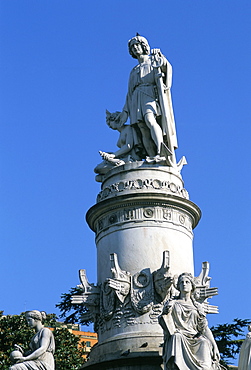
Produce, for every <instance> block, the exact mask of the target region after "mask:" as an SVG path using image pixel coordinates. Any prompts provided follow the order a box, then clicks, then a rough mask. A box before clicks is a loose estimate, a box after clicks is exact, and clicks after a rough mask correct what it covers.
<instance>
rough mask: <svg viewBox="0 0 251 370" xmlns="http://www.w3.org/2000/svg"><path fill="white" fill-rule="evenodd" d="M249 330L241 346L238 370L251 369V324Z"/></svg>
mask: <svg viewBox="0 0 251 370" xmlns="http://www.w3.org/2000/svg"><path fill="white" fill-rule="evenodd" d="M248 331H249V332H248V334H247V336H246V339H245V340H244V342H243V343H242V346H241V350H240V355H239V363H238V370H251V325H249V326H248Z"/></svg>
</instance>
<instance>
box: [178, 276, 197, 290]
mask: <svg viewBox="0 0 251 370" xmlns="http://www.w3.org/2000/svg"><path fill="white" fill-rule="evenodd" d="M184 279H187V280H189V281H190V283H191V293H193V292H194V291H195V289H196V285H195V282H194V277H193V275H192V274H190V273H189V272H183V274H180V276H179V277H178V281H177V289H178V290H179V291H180V284H181V282H182V281H183V280H184Z"/></svg>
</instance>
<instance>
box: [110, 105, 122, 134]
mask: <svg viewBox="0 0 251 370" xmlns="http://www.w3.org/2000/svg"><path fill="white" fill-rule="evenodd" d="M120 113H121V112H114V113H110V112H109V111H108V110H106V123H107V125H108V126H109V127H110V128H111V129H112V130H118V129H119V128H120V127H121V126H123V124H121V123H120V122H119V121H118V122H117V121H116V118H117V117H118V116H119V114H120Z"/></svg>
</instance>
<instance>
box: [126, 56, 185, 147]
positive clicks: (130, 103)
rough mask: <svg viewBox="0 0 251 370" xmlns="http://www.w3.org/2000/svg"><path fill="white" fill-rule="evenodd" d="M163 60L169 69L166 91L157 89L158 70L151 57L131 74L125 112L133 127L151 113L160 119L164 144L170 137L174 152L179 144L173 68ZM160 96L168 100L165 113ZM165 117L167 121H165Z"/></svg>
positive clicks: (165, 79) (165, 78) (164, 76)
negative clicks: (171, 88)
mask: <svg viewBox="0 0 251 370" xmlns="http://www.w3.org/2000/svg"><path fill="white" fill-rule="evenodd" d="M161 58H162V60H163V62H164V63H163V65H165V66H166V69H167V70H166V73H165V74H164V75H163V82H164V85H165V91H159V88H158V87H157V84H156V74H157V70H156V68H154V67H153V63H154V60H153V56H152V55H150V56H149V57H148V59H147V60H146V61H144V62H142V63H140V64H138V65H137V66H135V67H134V68H133V69H132V71H131V73H130V76H129V82H128V93H127V97H126V103H125V106H124V108H123V110H124V111H126V112H127V113H128V115H129V117H130V124H131V125H135V124H137V123H139V122H144V116H145V114H146V113H149V112H152V113H153V114H154V115H155V116H157V117H160V121H161V129H162V133H163V138H164V142H166V140H165V138H166V136H167V135H169V136H170V141H171V143H172V145H171V146H172V148H169V149H170V150H171V151H173V149H176V148H177V147H178V144H177V136H176V130H175V121H174V114H173V108H172V99H171V93H170V87H171V84H172V66H171V64H170V63H169V62H168V60H167V59H166V58H165V57H164V56H162V57H161ZM160 94H162V95H163V96H164V99H165V100H166V109H165V112H163V111H162V110H163V108H162V107H161V106H160V99H159V95H160ZM164 115H165V120H164V119H163V116H164ZM166 122H168V126H169V130H168V129H167V125H166Z"/></svg>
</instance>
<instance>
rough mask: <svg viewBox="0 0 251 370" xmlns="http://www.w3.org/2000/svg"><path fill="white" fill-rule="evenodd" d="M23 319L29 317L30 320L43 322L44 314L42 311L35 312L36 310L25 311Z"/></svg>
mask: <svg viewBox="0 0 251 370" xmlns="http://www.w3.org/2000/svg"><path fill="white" fill-rule="evenodd" d="M25 317H26V319H27V318H30V317H31V318H32V319H34V320H36V321H43V320H45V319H46V313H45V312H43V311H42V312H40V311H37V310H33V311H27V312H26V313H25Z"/></svg>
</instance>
